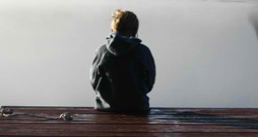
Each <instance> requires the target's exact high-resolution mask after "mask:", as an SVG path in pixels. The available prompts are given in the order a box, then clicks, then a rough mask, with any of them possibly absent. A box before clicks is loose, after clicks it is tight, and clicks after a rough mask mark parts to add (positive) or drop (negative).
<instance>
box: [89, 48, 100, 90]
mask: <svg viewBox="0 0 260 137" xmlns="http://www.w3.org/2000/svg"><path fill="white" fill-rule="evenodd" d="M99 54H100V53H99V50H97V51H96V52H95V57H94V60H93V62H92V66H91V68H90V83H91V85H92V87H93V89H94V90H95V91H96V88H97V85H98V81H99V79H100V74H99V72H98V64H99V62H100V55H99Z"/></svg>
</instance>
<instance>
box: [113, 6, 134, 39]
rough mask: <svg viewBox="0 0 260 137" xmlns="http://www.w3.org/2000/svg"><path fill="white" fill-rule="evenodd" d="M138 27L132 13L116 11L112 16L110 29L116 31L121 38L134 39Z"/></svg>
mask: <svg viewBox="0 0 260 137" xmlns="http://www.w3.org/2000/svg"><path fill="white" fill-rule="evenodd" d="M138 27H139V21H138V18H137V16H136V15H135V14H134V13H133V12H131V11H127V10H124V9H117V10H116V11H115V12H114V13H113V14H112V24H111V28H112V29H113V30H116V31H118V32H119V33H120V34H121V35H122V36H127V37H131V36H132V37H135V36H136V34H137V31H138Z"/></svg>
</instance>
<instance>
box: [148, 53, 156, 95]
mask: <svg viewBox="0 0 260 137" xmlns="http://www.w3.org/2000/svg"><path fill="white" fill-rule="evenodd" d="M146 64H147V68H148V69H147V71H146V76H147V84H148V88H149V92H150V91H151V90H152V88H153V85H154V83H155V76H156V67H155V62H154V58H153V55H152V53H151V51H150V50H149V49H148V50H147V56H146Z"/></svg>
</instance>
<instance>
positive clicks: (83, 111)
mask: <svg viewBox="0 0 260 137" xmlns="http://www.w3.org/2000/svg"><path fill="white" fill-rule="evenodd" d="M13 111H14V113H28V114H38V113H46V114H61V113H63V112H70V113H75V114H106V115H107V114H112V115H114V114H116V113H111V112H101V111H96V110H94V109H93V108H85V109H65V108H63V109H36V108H30V109H21V108H20V109H19V108H13ZM230 111H231V110H230ZM230 111H224V110H218V111H217V110H215V111H213V110H212V111H208V110H204V109H200V110H194V111H183V110H176V111H173V110H172V111H164V110H159V109H158V110H156V109H152V110H151V112H150V113H149V115H183V116H185V115H209V116H210V115H225V116H255V117H256V116H257V112H241V113H233V112H232V111H231V112H230Z"/></svg>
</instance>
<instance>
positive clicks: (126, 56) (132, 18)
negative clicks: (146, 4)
mask: <svg viewBox="0 0 260 137" xmlns="http://www.w3.org/2000/svg"><path fill="white" fill-rule="evenodd" d="M138 26H139V21H138V18H137V16H136V15H135V14H134V13H133V12H131V11H127V10H122V9H118V10H116V11H115V12H114V13H113V14H112V23H111V31H112V32H111V34H110V35H109V36H108V37H107V38H106V44H104V45H102V46H101V47H100V48H99V49H98V50H97V51H96V55H95V58H94V61H93V64H92V67H91V71H90V72H91V74H90V76H91V85H92V86H93V89H94V90H95V92H96V106H95V109H97V110H102V111H119V112H147V111H149V97H148V96H147V93H149V92H150V91H151V90H152V88H153V85H154V82H155V63H154V59H153V56H152V54H151V51H150V50H149V48H148V47H147V46H145V45H143V44H141V42H142V41H141V40H140V39H139V38H137V37H136V36H137V31H138Z"/></svg>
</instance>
